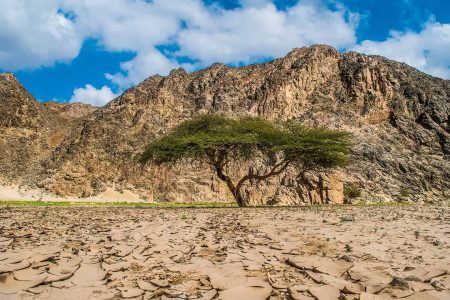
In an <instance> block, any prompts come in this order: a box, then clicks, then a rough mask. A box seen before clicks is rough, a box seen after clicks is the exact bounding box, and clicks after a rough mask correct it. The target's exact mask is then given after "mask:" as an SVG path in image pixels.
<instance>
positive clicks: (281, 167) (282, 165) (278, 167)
mask: <svg viewBox="0 0 450 300" xmlns="http://www.w3.org/2000/svg"><path fill="white" fill-rule="evenodd" d="M289 163H290V161H286V160H283V161H281V162H279V163H278V164H276V165H275V166H273V168H272V169H271V170H270V171H269V172H268V173H266V174H264V175H259V174H253V173H248V174H247V175H245V176H244V177H242V178H241V180H239V182H238V183H237V185H236V190H240V189H241V187H242V185H243V184H244V183H245V182H246V181H247V180H250V179H256V180H264V179H267V178H269V177H271V176H275V175H278V174H280V173H281V172H283V171H284V170H286V168H287V167H288V166H289Z"/></svg>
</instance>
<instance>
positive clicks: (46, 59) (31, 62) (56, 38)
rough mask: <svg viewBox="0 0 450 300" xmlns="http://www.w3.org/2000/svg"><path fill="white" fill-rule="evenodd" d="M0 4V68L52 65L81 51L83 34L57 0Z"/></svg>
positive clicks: (2, 1) (8, 0) (3, 1)
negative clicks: (60, 9)
mask: <svg viewBox="0 0 450 300" xmlns="http://www.w3.org/2000/svg"><path fill="white" fill-rule="evenodd" d="M0 7H1V9H0V67H1V68H3V69H8V70H12V71H15V70H20V69H32V68H37V67H41V66H51V65H53V64H54V63H55V62H56V61H70V60H71V59H73V58H74V57H76V56H77V55H78V53H79V51H80V48H81V45H82V42H83V36H80V35H79V34H78V32H77V28H76V26H75V24H74V22H73V21H72V20H70V18H67V17H66V16H65V15H64V14H62V13H61V12H60V11H58V3H57V1H56V0H46V1H28V0H0Z"/></svg>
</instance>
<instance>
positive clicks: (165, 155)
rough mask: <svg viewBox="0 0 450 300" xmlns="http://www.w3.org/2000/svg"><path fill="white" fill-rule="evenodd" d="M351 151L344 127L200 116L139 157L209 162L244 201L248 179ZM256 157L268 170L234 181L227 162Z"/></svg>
mask: <svg viewBox="0 0 450 300" xmlns="http://www.w3.org/2000/svg"><path fill="white" fill-rule="evenodd" d="M349 150H350V135H349V133H347V132H344V131H336V130H329V129H326V128H312V127H307V126H304V125H302V124H301V123H299V122H296V121H288V122H284V123H273V122H270V121H267V120H263V119H260V118H254V117H241V118H228V117H225V116H221V115H200V116H197V117H195V118H193V119H191V120H188V121H185V122H183V123H182V124H180V125H179V126H177V127H176V128H174V129H173V130H172V131H171V132H169V133H168V134H167V135H165V136H162V137H161V138H158V139H156V140H154V141H153V142H151V143H150V144H149V145H148V146H147V148H146V150H145V152H144V153H143V154H142V156H141V158H140V161H141V162H142V163H148V162H151V163H154V164H157V165H160V164H167V163H176V162H177V161H179V160H181V159H188V160H197V161H204V162H207V163H208V164H210V165H211V166H212V167H213V168H214V169H215V172H216V173H217V176H218V177H219V178H220V179H221V180H223V181H225V182H226V184H227V186H228V188H229V189H230V191H231V192H232V194H233V196H234V198H235V200H236V201H237V202H238V205H239V206H246V205H247V202H246V200H245V199H244V198H243V196H242V194H241V192H240V189H241V187H242V185H243V184H244V183H245V182H246V181H248V180H250V179H255V180H264V179H266V178H269V177H271V176H275V175H278V174H280V173H281V172H283V171H284V170H285V169H286V168H287V167H288V166H289V165H295V166H297V167H298V168H300V169H301V170H310V169H314V168H319V167H320V168H333V167H338V166H344V165H346V163H347V160H348V153H349ZM258 156H264V157H265V158H266V159H267V161H268V162H270V163H269V164H270V168H269V169H270V170H269V171H268V172H266V173H264V174H261V173H260V171H256V172H255V171H254V170H253V169H250V170H249V172H248V174H247V175H245V176H244V177H242V178H240V179H239V180H238V181H237V182H236V183H235V182H233V180H232V179H231V177H230V176H228V175H227V174H225V170H224V168H225V166H226V165H228V164H230V163H233V162H237V161H242V160H247V161H248V160H251V159H253V158H255V157H258Z"/></svg>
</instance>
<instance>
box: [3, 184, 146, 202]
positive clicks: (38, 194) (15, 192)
mask: <svg viewBox="0 0 450 300" xmlns="http://www.w3.org/2000/svg"><path fill="white" fill-rule="evenodd" d="M2 200H34V201H38V200H42V201H70V202H143V201H144V200H142V199H140V198H139V195H137V194H135V193H133V192H131V191H128V190H124V191H123V193H119V192H118V191H116V190H114V189H113V188H107V189H106V191H104V192H103V193H101V194H99V195H97V196H95V197H87V198H77V197H64V198H61V197H58V196H55V195H51V194H48V193H45V192H43V191H42V190H38V189H23V188H20V187H18V186H8V185H0V202H1V201H2Z"/></svg>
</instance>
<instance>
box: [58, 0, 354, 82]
mask: <svg viewBox="0 0 450 300" xmlns="http://www.w3.org/2000/svg"><path fill="white" fill-rule="evenodd" d="M61 3H62V5H63V7H64V9H65V10H67V11H70V12H73V13H74V14H75V15H76V26H77V28H78V29H79V31H80V32H83V33H84V34H85V35H86V36H91V37H95V38H97V39H98V40H99V41H100V43H101V44H102V45H103V47H104V48H105V49H107V50H109V51H133V52H135V53H136V57H135V58H133V59H132V60H130V61H127V62H123V63H122V64H121V68H122V72H121V73H117V74H113V75H111V74H106V76H107V78H109V79H110V80H112V82H113V83H115V84H118V85H119V86H120V87H121V88H126V87H129V86H131V85H133V84H137V83H139V82H140V81H142V80H144V79H145V78H147V77H148V76H150V75H153V74H155V73H159V74H161V75H164V74H167V73H168V72H169V71H170V70H171V69H173V68H176V67H179V66H180V63H178V62H177V61H178V59H180V58H181V57H189V59H190V60H192V61H195V63H184V64H182V65H183V66H185V67H187V68H188V69H190V70H193V69H197V68H200V67H203V66H207V65H209V64H211V63H213V62H223V63H231V64H239V63H250V62H255V61H257V60H259V59H261V58H263V57H264V58H265V57H277V56H282V55H285V54H286V53H287V52H288V51H290V50H291V49H292V48H294V47H302V46H306V45H311V44H314V43H326V44H330V45H332V46H335V47H338V48H343V47H346V46H349V45H352V44H354V42H355V26H356V24H355V22H353V20H348V19H347V18H346V16H345V14H346V13H347V12H346V11H344V9H340V10H338V11H332V10H330V9H329V8H327V7H325V6H324V5H322V4H321V3H320V2H319V1H313V0H307V1H302V2H301V3H300V4H298V5H295V6H293V7H290V8H289V9H287V10H282V11H281V10H277V9H276V7H275V5H274V4H273V3H272V2H271V1H267V0H242V1H241V4H242V5H241V7H239V8H236V9H233V10H225V9H222V8H220V7H218V6H206V5H205V4H203V2H202V1H200V0H171V1H166V0H154V1H141V0H134V1H131V0H115V1H107V0H97V1H88V0H62V2H61ZM167 44H172V45H176V46H175V48H177V47H178V49H174V48H173V49H170V50H169V51H168V53H162V52H161V51H159V50H157V49H158V48H157V46H159V45H167Z"/></svg>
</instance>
